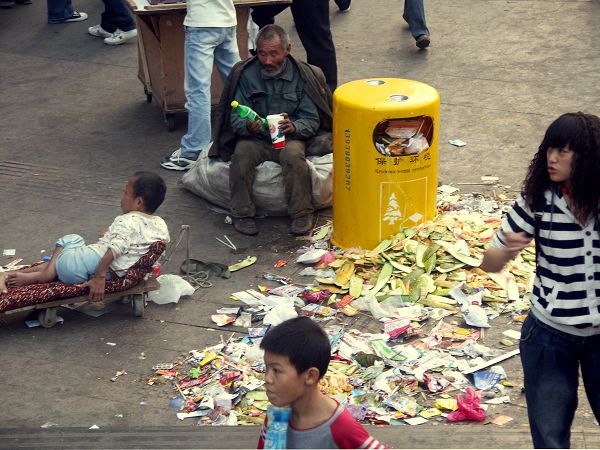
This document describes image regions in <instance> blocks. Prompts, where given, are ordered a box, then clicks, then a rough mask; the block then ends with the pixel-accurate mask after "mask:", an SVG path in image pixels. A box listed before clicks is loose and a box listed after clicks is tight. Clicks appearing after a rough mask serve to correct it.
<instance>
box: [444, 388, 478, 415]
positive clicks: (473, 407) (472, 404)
mask: <svg viewBox="0 0 600 450" xmlns="http://www.w3.org/2000/svg"><path fill="white" fill-rule="evenodd" d="M456 403H457V405H458V409H457V410H456V411H453V412H451V413H450V414H449V415H448V422H462V421H463V420H472V421H474V422H482V421H483V420H485V411H484V410H483V408H482V407H481V405H480V394H479V393H478V392H476V391H474V390H473V389H471V388H467V392H466V394H465V395H464V396H462V395H459V396H457V397H456Z"/></svg>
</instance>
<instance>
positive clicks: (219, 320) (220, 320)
mask: <svg viewBox="0 0 600 450" xmlns="http://www.w3.org/2000/svg"><path fill="white" fill-rule="evenodd" d="M210 320H212V321H213V322H214V323H216V324H217V325H218V326H220V327H223V326H225V325H229V324H230V323H233V322H235V317H232V316H228V315H227V314H213V315H212V316H210Z"/></svg>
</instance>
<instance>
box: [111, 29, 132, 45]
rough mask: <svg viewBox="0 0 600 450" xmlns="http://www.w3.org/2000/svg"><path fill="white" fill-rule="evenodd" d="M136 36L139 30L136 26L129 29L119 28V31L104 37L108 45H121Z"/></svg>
mask: <svg viewBox="0 0 600 450" xmlns="http://www.w3.org/2000/svg"><path fill="white" fill-rule="evenodd" d="M136 36H137V30H136V29H135V28H134V29H133V30H129V31H123V30H120V29H118V28H117V31H115V32H114V33H113V34H111V35H110V36H109V37H107V38H105V39H104V43H105V44H108V45H120V44H124V43H125V42H127V41H130V40H132V39H133V38H134V37H136Z"/></svg>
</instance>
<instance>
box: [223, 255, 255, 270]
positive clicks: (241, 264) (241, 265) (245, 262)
mask: <svg viewBox="0 0 600 450" xmlns="http://www.w3.org/2000/svg"><path fill="white" fill-rule="evenodd" d="M256 259H257V258H256V256H247V257H246V259H243V260H242V261H240V262H238V263H235V264H232V265H231V266H229V271H230V272H235V271H238V270H240V269H243V268H245V267H248V266H251V265H252V264H254V263H255V262H256Z"/></svg>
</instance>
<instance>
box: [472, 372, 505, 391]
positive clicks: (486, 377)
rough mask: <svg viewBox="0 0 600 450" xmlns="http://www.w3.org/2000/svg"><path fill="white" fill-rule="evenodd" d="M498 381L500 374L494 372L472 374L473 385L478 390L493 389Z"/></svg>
mask: <svg viewBox="0 0 600 450" xmlns="http://www.w3.org/2000/svg"><path fill="white" fill-rule="evenodd" d="M499 381H500V374H499V373H495V372H474V373H473V384H474V385H475V387H476V388H477V389H479V390H482V391H485V390H486V389H491V388H493V387H494V386H495V385H496V383H498V382H499Z"/></svg>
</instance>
